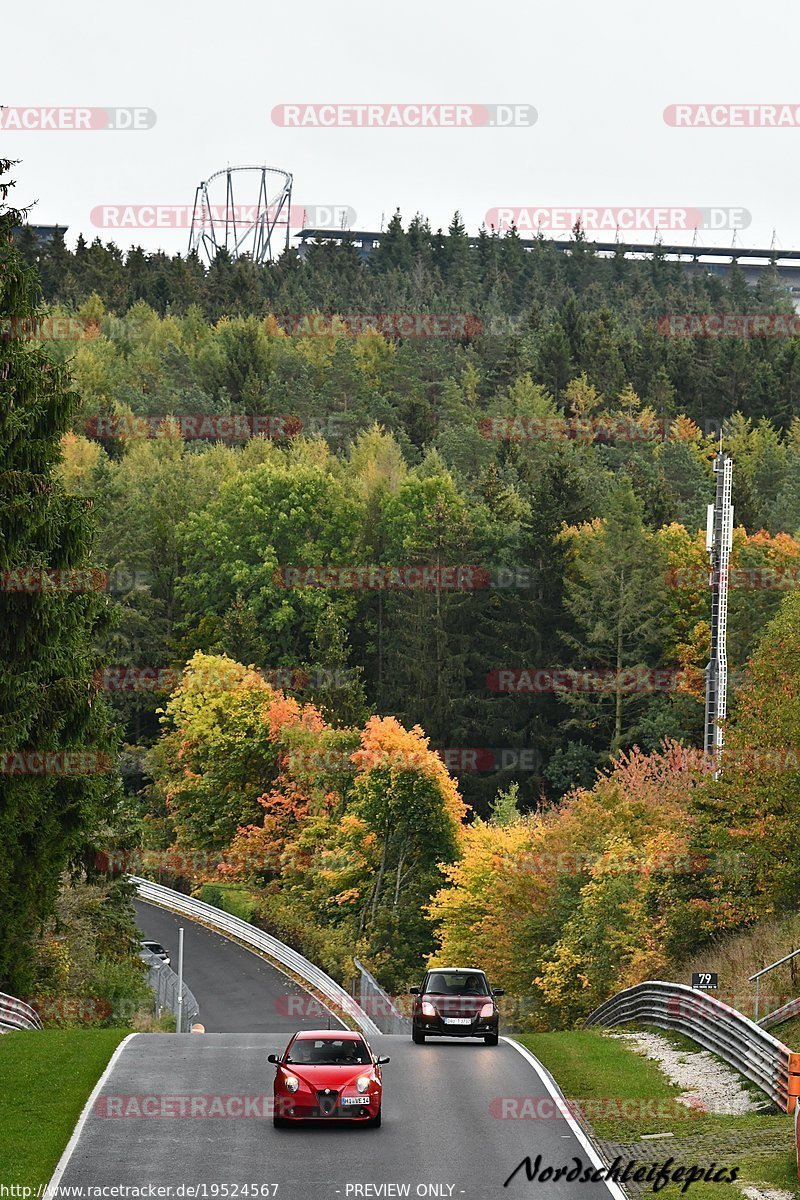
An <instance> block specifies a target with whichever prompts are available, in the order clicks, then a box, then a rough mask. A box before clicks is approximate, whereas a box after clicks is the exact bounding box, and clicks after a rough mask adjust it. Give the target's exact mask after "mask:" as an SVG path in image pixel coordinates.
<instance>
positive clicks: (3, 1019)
mask: <svg viewBox="0 0 800 1200" xmlns="http://www.w3.org/2000/svg"><path fill="white" fill-rule="evenodd" d="M41 1028H42V1022H41V1020H40V1018H39V1014H38V1013H37V1012H36V1009H34V1008H31V1006H30V1004H26V1003H25V1001H24V1000H18V999H17V997H16V996H8V995H7V994H6V993H5V992H0V1033H9V1032H10V1031H11V1030H12V1029H41Z"/></svg>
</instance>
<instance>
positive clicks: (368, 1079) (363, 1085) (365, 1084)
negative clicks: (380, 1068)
mask: <svg viewBox="0 0 800 1200" xmlns="http://www.w3.org/2000/svg"><path fill="white" fill-rule="evenodd" d="M373 1082H374V1079H373V1077H372V1075H359V1077H358V1079H357V1080H356V1088H357V1090H358V1091H359V1092H362V1093H363V1092H368V1091H369V1085H370V1084H371V1083H373Z"/></svg>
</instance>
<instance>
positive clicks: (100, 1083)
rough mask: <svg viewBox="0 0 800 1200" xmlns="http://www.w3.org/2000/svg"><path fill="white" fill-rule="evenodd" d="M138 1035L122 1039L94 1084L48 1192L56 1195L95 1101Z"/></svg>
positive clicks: (130, 1034) (133, 1034)
mask: <svg viewBox="0 0 800 1200" xmlns="http://www.w3.org/2000/svg"><path fill="white" fill-rule="evenodd" d="M138 1036H139V1035H138V1034H136V1033H129V1034H128V1036H127V1037H125V1038H123V1039H122V1041H121V1042H120V1044H119V1045H118V1046H117V1048H116V1050H115V1051H114V1053H113V1054H112V1055H111V1058H110V1059H109V1060H108V1064H107V1066H106V1069H105V1071H103V1074H102V1075H101V1076H100V1078H99V1079H98V1081H97V1083H96V1084H95V1085H94V1088H93V1090H92V1094H91V1096H90V1097H89V1099H88V1100H87V1101H86V1103H85V1104H84V1106H83V1112H82V1113H81V1115H80V1116H79V1117H78V1123H77V1125H76V1126H75V1128H74V1129H73V1131H72V1137H71V1138H70V1139H69V1141H68V1142H67V1145H66V1149H65V1150H64V1153H63V1154H62V1155H61V1158H60V1159H59V1160H58V1164H57V1166H56V1169H55V1171H54V1172H53V1177H52V1179H51V1180H50V1182H49V1183H48V1185H47V1194H49V1195H54V1193H55V1189H56V1188H57V1187H58V1185H59V1184H60V1183H61V1177H62V1175H63V1174H64V1172H65V1171H66V1169H67V1166H68V1164H69V1160H70V1159H71V1158H72V1155H73V1152H74V1150H75V1147H76V1146H77V1144H78V1139H79V1137H80V1136H81V1133H82V1132H83V1127H84V1125H85V1124H86V1122H87V1120H88V1118H89V1114H90V1113H91V1111H92V1109H93V1107H94V1102H95V1100H96V1099H97V1097H98V1096H99V1095H100V1092H101V1091H102V1088H103V1084H104V1083H105V1081H106V1080H107V1079H108V1077H109V1075H110V1074H111V1072H112V1071H113V1070H114V1067H115V1066H116V1065H117V1059H118V1058H119V1056H120V1055H121V1054H122V1051H123V1050H124V1049H125V1047H126V1046H127V1045H128V1043H129V1042H130V1041H132V1040H133V1038H135V1037H138Z"/></svg>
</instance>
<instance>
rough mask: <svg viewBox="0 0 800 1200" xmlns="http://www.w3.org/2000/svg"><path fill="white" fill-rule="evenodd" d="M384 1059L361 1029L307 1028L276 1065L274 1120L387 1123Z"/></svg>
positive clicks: (274, 1059) (275, 1058) (272, 1056)
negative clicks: (383, 1105) (383, 1104)
mask: <svg viewBox="0 0 800 1200" xmlns="http://www.w3.org/2000/svg"><path fill="white" fill-rule="evenodd" d="M388 1061H389V1059H388V1058H386V1057H385V1056H384V1057H381V1058H378V1057H376V1056H375V1054H373V1052H372V1048H371V1046H370V1045H369V1043H368V1042H366V1041H365V1040H364V1038H363V1037H362V1036H361V1034H360V1033H351V1032H350V1031H349V1030H346V1029H333V1030H332V1029H303V1030H301V1031H300V1032H299V1033H296V1034H295V1035H294V1037H293V1038H292V1040H291V1041H290V1042H289V1045H288V1046H287V1047H286V1049H285V1051H284V1052H283V1056H282V1057H280V1058H279V1057H278V1055H277V1054H270V1055H269V1056H268V1058H267V1062H271V1063H275V1066H276V1071H275V1082H274V1084H273V1109H272V1123H273V1125H275V1126H281V1125H283V1124H285V1123H286V1122H288V1121H308V1120H312V1121H315V1120H320V1121H353V1122H359V1123H361V1124H367V1125H371V1126H373V1128H377V1127H378V1126H379V1125H380V1123H381V1101H382V1098H383V1082H382V1080H381V1067H382V1065H383V1064H384V1063H388Z"/></svg>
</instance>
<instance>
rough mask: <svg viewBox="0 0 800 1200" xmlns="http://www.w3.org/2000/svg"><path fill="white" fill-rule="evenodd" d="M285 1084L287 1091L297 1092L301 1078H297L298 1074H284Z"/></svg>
mask: <svg viewBox="0 0 800 1200" xmlns="http://www.w3.org/2000/svg"><path fill="white" fill-rule="evenodd" d="M283 1085H284V1087H285V1088H286V1090H287V1092H296V1091H297V1089H298V1088H299V1087H300V1080H299V1079H298V1078H297V1076H296V1075H284V1077H283Z"/></svg>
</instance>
